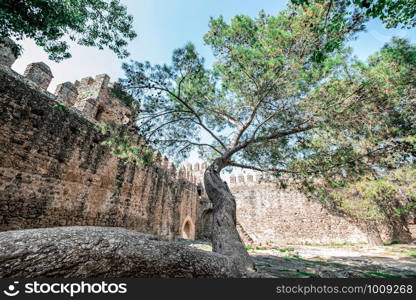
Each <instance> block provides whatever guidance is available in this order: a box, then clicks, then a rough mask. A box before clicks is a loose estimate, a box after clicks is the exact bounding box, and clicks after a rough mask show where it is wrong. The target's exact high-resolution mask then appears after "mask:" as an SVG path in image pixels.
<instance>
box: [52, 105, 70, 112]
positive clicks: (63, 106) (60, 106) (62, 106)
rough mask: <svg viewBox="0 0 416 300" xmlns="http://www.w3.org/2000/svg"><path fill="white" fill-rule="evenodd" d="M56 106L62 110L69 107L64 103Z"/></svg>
mask: <svg viewBox="0 0 416 300" xmlns="http://www.w3.org/2000/svg"><path fill="white" fill-rule="evenodd" d="M55 108H56V109H57V110H60V111H66V110H68V107H67V106H66V105H64V104H57V105H56V106H55Z"/></svg>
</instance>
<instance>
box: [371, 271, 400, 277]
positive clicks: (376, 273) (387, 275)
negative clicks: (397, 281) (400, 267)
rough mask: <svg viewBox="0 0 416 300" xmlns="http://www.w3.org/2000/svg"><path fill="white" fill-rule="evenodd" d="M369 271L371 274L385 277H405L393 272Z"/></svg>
mask: <svg viewBox="0 0 416 300" xmlns="http://www.w3.org/2000/svg"><path fill="white" fill-rule="evenodd" d="M367 273H368V274H370V275H374V276H378V277H383V278H403V276H400V275H392V274H388V273H385V272H383V271H370V272H367Z"/></svg>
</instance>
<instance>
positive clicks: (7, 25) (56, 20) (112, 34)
mask: <svg viewBox="0 0 416 300" xmlns="http://www.w3.org/2000/svg"><path fill="white" fill-rule="evenodd" d="M0 20H1V24H0V41H1V40H3V39H5V38H14V39H16V40H22V39H24V38H31V39H33V40H34V41H35V42H36V44H37V45H38V46H41V47H43V49H44V50H45V51H46V52H47V53H48V54H49V58H50V59H51V60H54V61H61V60H62V59H64V58H69V57H70V56H71V55H70V53H69V52H68V49H69V45H68V42H67V40H65V39H64V38H68V39H70V40H72V41H75V42H76V43H78V44H80V45H84V46H94V47H98V48H99V49H103V48H104V47H108V48H109V49H111V50H112V51H114V52H115V53H116V54H117V55H118V57H120V58H124V57H126V56H128V52H127V50H126V45H127V41H128V40H131V39H133V38H134V37H136V33H135V32H134V30H133V17H132V16H130V15H128V14H127V10H126V7H124V6H123V5H121V4H120V1H119V0H2V1H1V2H0ZM13 50H14V51H15V53H16V55H18V54H19V53H20V51H21V47H15V48H14V49H13Z"/></svg>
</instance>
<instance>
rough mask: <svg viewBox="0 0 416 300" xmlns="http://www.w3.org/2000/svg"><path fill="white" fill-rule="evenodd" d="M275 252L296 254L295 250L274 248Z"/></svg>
mask: <svg viewBox="0 0 416 300" xmlns="http://www.w3.org/2000/svg"><path fill="white" fill-rule="evenodd" d="M272 249H273V250H276V251H279V252H282V253H284V252H294V251H295V249H294V248H272Z"/></svg>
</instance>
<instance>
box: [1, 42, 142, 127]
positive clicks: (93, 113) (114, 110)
mask: <svg viewBox="0 0 416 300" xmlns="http://www.w3.org/2000/svg"><path fill="white" fill-rule="evenodd" d="M14 45H16V44H15V43H14V41H13V40H11V39H9V38H6V39H3V40H2V41H0V66H1V67H2V68H6V69H8V70H9V71H10V72H14V71H12V70H11V66H12V65H13V63H14V62H15V61H16V56H15V55H14V54H13V51H12V47H13V46H14ZM19 78H24V80H26V82H28V84H30V85H31V86H36V87H37V88H38V89H40V90H41V91H43V92H44V93H46V94H48V96H49V97H54V100H56V101H57V102H59V103H60V104H62V105H65V106H67V107H69V108H74V109H76V110H78V111H79V112H80V113H81V114H82V115H83V116H84V117H85V118H86V119H88V120H89V121H91V122H93V123H101V122H112V123H115V124H117V125H121V124H131V123H132V122H133V121H134V120H133V117H134V116H133V113H132V110H131V108H130V107H128V106H126V105H125V104H124V102H123V101H121V100H120V99H118V98H117V97H116V96H114V95H113V94H112V93H111V89H112V86H113V84H111V83H110V77H109V76H108V75H107V74H100V75H97V76H95V78H92V77H86V78H82V79H81V80H79V81H78V80H77V81H75V83H71V82H64V83H61V84H58V85H57V87H56V90H55V93H54V95H52V94H50V93H49V92H48V91H47V89H48V87H49V85H50V83H51V81H52V78H53V74H52V71H51V69H50V68H49V66H48V65H47V64H45V63H44V62H34V63H31V64H29V65H28V66H27V67H26V70H25V71H24V73H23V77H19ZM22 80H23V79H22Z"/></svg>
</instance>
